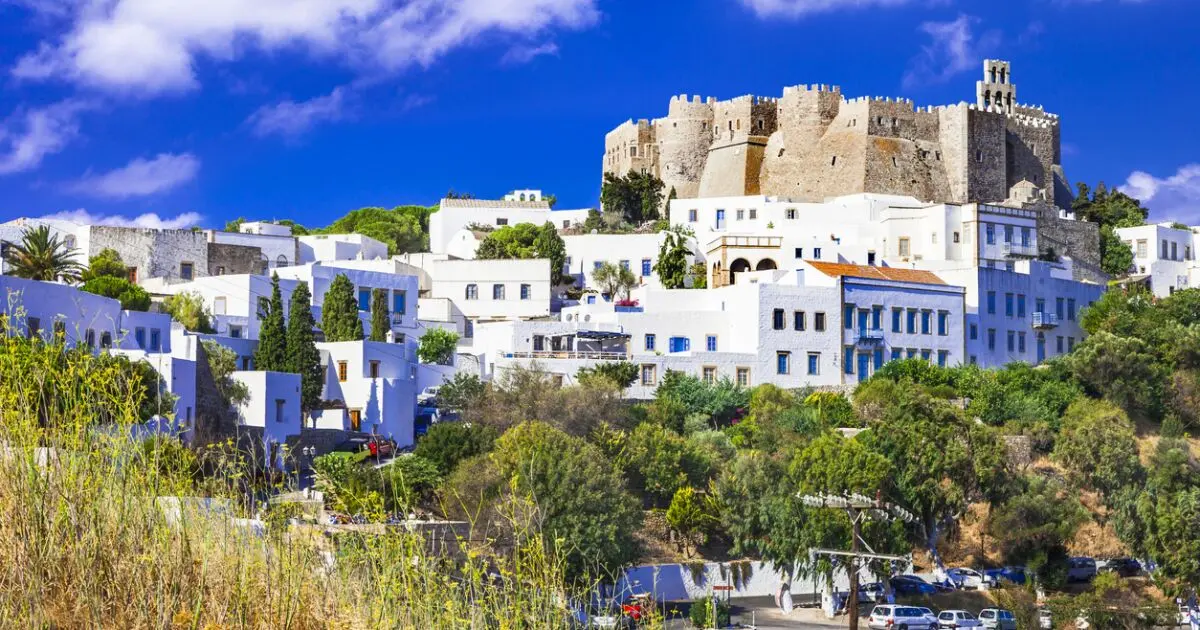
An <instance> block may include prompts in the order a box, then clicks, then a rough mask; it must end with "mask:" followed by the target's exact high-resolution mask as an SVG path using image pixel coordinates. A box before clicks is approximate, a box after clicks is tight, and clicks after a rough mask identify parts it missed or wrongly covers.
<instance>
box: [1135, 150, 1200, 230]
mask: <svg viewBox="0 0 1200 630" xmlns="http://www.w3.org/2000/svg"><path fill="white" fill-rule="evenodd" d="M1120 190H1121V192H1123V193H1125V194H1127V195H1129V196H1130V197H1135V198H1137V199H1140V200H1141V201H1142V205H1144V206H1146V207H1147V208H1150V212H1151V214H1153V215H1154V217H1155V218H1156V219H1158V220H1166V219H1173V220H1176V221H1183V222H1185V223H1188V224H1189V225H1197V224H1200V164H1188V165H1186V166H1181V167H1180V168H1179V170H1177V171H1176V172H1175V174H1174V175H1170V176H1167V177H1163V178H1159V177H1155V176H1153V175H1151V174H1150V173H1147V172H1145V171H1134V172H1133V173H1130V175H1129V178H1128V179H1127V180H1125V185H1123V186H1121V187H1120Z"/></svg>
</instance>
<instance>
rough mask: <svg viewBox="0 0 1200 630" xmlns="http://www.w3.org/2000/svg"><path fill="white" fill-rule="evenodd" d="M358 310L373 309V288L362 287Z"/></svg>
mask: <svg viewBox="0 0 1200 630" xmlns="http://www.w3.org/2000/svg"><path fill="white" fill-rule="evenodd" d="M261 299H262V300H264V301H265V300H266V299H267V298H261ZM358 310H360V311H369V310H371V290H370V289H367V288H360V289H359V290H358ZM263 312H264V313H265V312H266V309H263Z"/></svg>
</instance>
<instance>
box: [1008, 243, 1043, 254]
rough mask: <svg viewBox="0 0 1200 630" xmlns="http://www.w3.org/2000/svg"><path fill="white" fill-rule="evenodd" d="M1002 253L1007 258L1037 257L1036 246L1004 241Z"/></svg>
mask: <svg viewBox="0 0 1200 630" xmlns="http://www.w3.org/2000/svg"><path fill="white" fill-rule="evenodd" d="M1004 255H1005V256H1007V257H1009V258H1037V257H1038V248H1037V247H1034V246H1033V245H1022V244H1020V243H1005V244H1004Z"/></svg>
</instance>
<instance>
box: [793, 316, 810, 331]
mask: <svg viewBox="0 0 1200 630" xmlns="http://www.w3.org/2000/svg"><path fill="white" fill-rule="evenodd" d="M806 319H807V318H806V317H805V315H804V311H795V312H793V313H792V328H794V329H795V330H797V331H800V332H803V331H804V328H805V325H806V324H807V323H808V322H807V321H805V320H806Z"/></svg>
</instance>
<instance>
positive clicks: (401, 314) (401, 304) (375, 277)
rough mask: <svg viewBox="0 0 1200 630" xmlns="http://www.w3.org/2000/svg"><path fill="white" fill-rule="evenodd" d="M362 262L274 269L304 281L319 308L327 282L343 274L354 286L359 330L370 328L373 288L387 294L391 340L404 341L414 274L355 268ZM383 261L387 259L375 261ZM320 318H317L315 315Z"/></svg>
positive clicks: (413, 321) (411, 321) (410, 324)
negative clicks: (392, 334) (359, 321)
mask: <svg viewBox="0 0 1200 630" xmlns="http://www.w3.org/2000/svg"><path fill="white" fill-rule="evenodd" d="M357 262H365V261H332V262H329V263H311V264H307V265H299V266H296V267H289V268H287V269H278V270H276V271H277V273H278V274H279V277H280V279H281V280H282V279H283V278H288V279H291V280H298V281H301V282H306V283H308V286H309V290H310V291H311V292H312V296H313V306H314V307H317V308H320V307H321V306H322V305H323V304H324V303H325V294H326V292H328V291H329V285H330V284H331V283H332V282H333V280H334V279H335V278H336V277H337V276H339V275H344V276H346V278H347V279H348V280H349V281H350V283H351V284H353V285H354V294H355V295H356V296H357V297H358V310H359V311H360V315H361V317H362V318H363V330H364V331H370V329H371V327H370V324H371V321H370V313H371V301H372V300H373V299H374V295H375V292H376V290H383V291H384V292H385V293H386V294H387V300H388V302H387V306H388V316H389V319H390V320H391V324H392V331H393V333H394V334H395V335H394V339H395V341H396V342H397V343H401V342H404V341H405V339H406V338H407V336H408V335H411V332H410V329H413V328H416V326H417V310H416V308H415V306H416V302H415V300H416V297H417V295H418V282H417V278H416V276H410V275H398V274H396V273H392V272H389V271H376V270H374V269H371V268H357V267H356V266H355V263H357ZM378 262H379V263H380V264H386V263H387V262H388V261H386V260H385V261H378ZM317 320H318V321H320V317H318V318H317Z"/></svg>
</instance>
